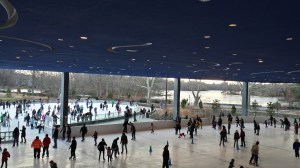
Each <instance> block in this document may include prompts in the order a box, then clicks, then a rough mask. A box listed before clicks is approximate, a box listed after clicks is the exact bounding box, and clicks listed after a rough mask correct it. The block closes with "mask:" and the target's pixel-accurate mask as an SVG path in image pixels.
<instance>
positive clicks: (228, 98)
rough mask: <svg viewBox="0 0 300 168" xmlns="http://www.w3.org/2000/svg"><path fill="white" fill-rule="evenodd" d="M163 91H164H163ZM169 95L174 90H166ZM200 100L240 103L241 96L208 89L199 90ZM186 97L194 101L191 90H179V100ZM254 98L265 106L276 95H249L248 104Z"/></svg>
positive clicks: (274, 98)
mask: <svg viewBox="0 0 300 168" xmlns="http://www.w3.org/2000/svg"><path fill="white" fill-rule="evenodd" d="M164 93H165V92H164ZM168 94H169V96H168V99H171V100H173V95H174V91H171V90H170V91H169V92H168ZM200 95H201V100H202V102H203V103H212V102H213V100H214V99H218V100H220V103H221V104H236V105H241V104H242V96H241V95H227V94H222V91H220V90H208V91H201V92H200ZM152 99H161V100H164V99H165V96H156V97H152ZM182 99H188V100H189V102H190V103H191V104H192V103H193V102H194V97H193V94H192V91H180V100H182ZM254 100H256V101H257V102H258V104H259V105H261V106H267V103H268V102H273V103H275V102H277V101H278V97H261V96H250V104H251V103H252V102H253V101H254Z"/></svg>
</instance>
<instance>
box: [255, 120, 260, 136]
mask: <svg viewBox="0 0 300 168" xmlns="http://www.w3.org/2000/svg"><path fill="white" fill-rule="evenodd" d="M259 130H260V126H259V123H257V125H256V132H257V133H256V135H259Z"/></svg>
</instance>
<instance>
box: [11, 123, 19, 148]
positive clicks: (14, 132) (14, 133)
mask: <svg viewBox="0 0 300 168" xmlns="http://www.w3.org/2000/svg"><path fill="white" fill-rule="evenodd" d="M19 135H20V131H19V128H18V127H16V128H15V129H14V131H13V138H14V144H13V147H14V146H15V144H17V146H19Z"/></svg>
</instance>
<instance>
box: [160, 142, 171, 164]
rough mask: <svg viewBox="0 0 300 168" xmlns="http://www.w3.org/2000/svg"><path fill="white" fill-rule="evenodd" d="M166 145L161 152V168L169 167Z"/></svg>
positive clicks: (168, 154)
mask: <svg viewBox="0 0 300 168" xmlns="http://www.w3.org/2000/svg"><path fill="white" fill-rule="evenodd" d="M168 147H169V146H168V145H166V146H165V147H164V152H163V154H162V156H163V165H162V167H163V168H169V159H170V153H169V149H168Z"/></svg>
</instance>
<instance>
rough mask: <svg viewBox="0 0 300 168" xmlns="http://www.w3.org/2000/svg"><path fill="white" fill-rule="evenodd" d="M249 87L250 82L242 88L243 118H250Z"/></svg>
mask: <svg viewBox="0 0 300 168" xmlns="http://www.w3.org/2000/svg"><path fill="white" fill-rule="evenodd" d="M248 107H249V87H248V82H243V88H242V116H248Z"/></svg>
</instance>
